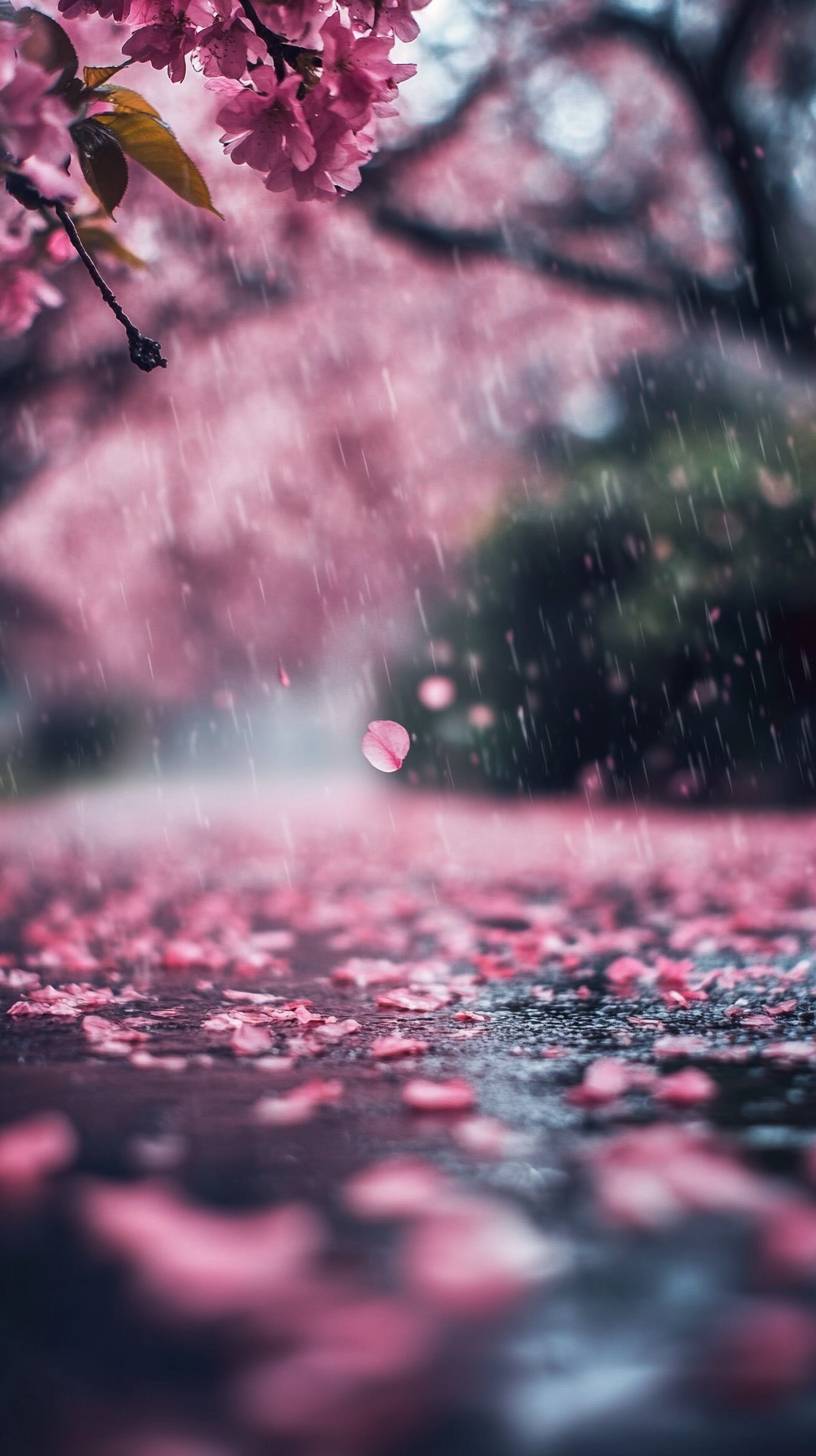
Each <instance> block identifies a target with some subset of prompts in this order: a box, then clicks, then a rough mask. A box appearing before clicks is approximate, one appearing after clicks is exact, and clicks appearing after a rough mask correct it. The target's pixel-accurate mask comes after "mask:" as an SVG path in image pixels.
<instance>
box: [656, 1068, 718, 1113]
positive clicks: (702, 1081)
mask: <svg viewBox="0 0 816 1456" xmlns="http://www.w3.org/2000/svg"><path fill="white" fill-rule="evenodd" d="M654 1095H655V1097H656V1098H657V1099H658V1101H660V1102H669V1103H671V1104H672V1106H673V1107H693V1106H694V1105H695V1103H697V1102H710V1101H711V1099H712V1097H716V1096H717V1083H716V1082H715V1081H714V1079H713V1077H709V1075H708V1073H707V1072H701V1071H700V1069H699V1068H698V1067H686V1068H685V1069H684V1070H683V1071H682V1072H673V1073H672V1074H671V1075H670V1076H668V1077H663V1079H662V1080H661V1082H660V1083H659V1084H658V1086H657V1087H656V1089H655V1094H654Z"/></svg>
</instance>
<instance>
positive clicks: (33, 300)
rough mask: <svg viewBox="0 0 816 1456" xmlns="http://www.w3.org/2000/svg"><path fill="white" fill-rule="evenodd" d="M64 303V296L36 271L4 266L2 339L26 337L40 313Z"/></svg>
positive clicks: (1, 271)
mask: <svg viewBox="0 0 816 1456" xmlns="http://www.w3.org/2000/svg"><path fill="white" fill-rule="evenodd" d="M61 302H62V295H61V294H60V293H59V292H58V291H57V289H56V288H54V287H53V285H52V284H50V283H49V282H48V281H47V279H45V278H43V276H42V275H41V274H40V273H38V272H35V271H34V269H33V268H20V267H17V266H16V264H14V263H3V262H0V338H3V339H14V338H16V337H18V335H20V334H24V333H25V331H26V329H28V328H30V327H31V325H32V323H33V322H34V320H35V318H36V317H37V314H38V313H39V312H40V309H42V308H56V306H57V304H59V303H61Z"/></svg>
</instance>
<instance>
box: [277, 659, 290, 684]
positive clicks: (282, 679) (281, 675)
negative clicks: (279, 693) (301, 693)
mask: <svg viewBox="0 0 816 1456" xmlns="http://www.w3.org/2000/svg"><path fill="white" fill-rule="evenodd" d="M278 682H279V683H280V685H281V687H282V688H288V687H291V685H292V679H291V678H290V676H289V674H288V672H287V671H286V668H285V667H284V665H283V663H282V662H281V660H280V658H278Z"/></svg>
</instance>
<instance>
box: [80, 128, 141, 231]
mask: <svg viewBox="0 0 816 1456" xmlns="http://www.w3.org/2000/svg"><path fill="white" fill-rule="evenodd" d="M71 135H72V137H73V138H74V141H75V143H76V149H77V152H78V153H79V165H80V167H81V168H82V175H83V177H84V178H85V181H86V182H87V184H88V186H89V187H90V189H91V191H92V192H93V193H94V195H95V196H96V197H98V198H99V201H100V202H101V203H102V206H103V207H104V209H105V211H106V212H107V213H108V215H109V217H113V212H114V208H116V207H118V206H119V203H120V202H121V201H122V198H123V197H124V195H125V189H126V188H127V184H128V166H127V160H126V158H125V154H124V152H123V151H122V148H121V146H120V145H119V142H118V141H117V139H116V137H115V136H111V134H110V132H109V131H108V130H107V129H106V128H105V127H104V126H100V125H99V124H98V122H97V121H96V120H95V119H91V120H89V121H77V122H75V123H74V125H73V126H72V127H71Z"/></svg>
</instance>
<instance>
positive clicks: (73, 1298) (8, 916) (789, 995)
mask: <svg viewBox="0 0 816 1456" xmlns="http://www.w3.org/2000/svg"><path fill="white" fill-rule="evenodd" d="M815 867H816V819H813V818H811V817H797V816H793V815H791V816H787V817H786V816H775V815H765V816H761V815H756V816H740V815H737V814H719V815H715V814H711V815H696V814H688V813H686V814H681V813H678V814H675V815H672V814H662V813H658V812H654V811H652V812H649V813H640V812H639V811H637V810H636V809H632V810H630V811H627V812H625V813H622V812H621V811H620V810H619V809H610V808H604V807H598V806H595V805H591V804H586V803H582V802H575V803H564V804H557V805H553V804H549V805H548V804H542V805H536V806H531V805H517V806H513V805H499V806H497V805H496V804H495V803H494V802H493V801H467V800H461V799H460V800H455V799H453V798H447V799H443V798H422V797H411V796H410V795H406V794H404V793H402V792H401V791H400V789H399V788H396V789H393V788H392V786H391V785H389V786H388V788H387V790H386V791H384V792H379V793H376V792H374V791H363V790H361V789H358V788H357V787H355V786H346V787H344V786H338V787H329V788H327V789H326V790H325V791H323V792H319V793H318V792H315V791H310V792H309V793H303V794H298V793H297V792H295V790H294V789H289V790H288V791H287V792H286V793H283V792H282V791H281V790H279V789H277V788H275V787H274V786H269V787H267V788H265V789H261V790H258V791H256V792H254V793H249V792H248V791H247V790H242V791H241V792H240V793H239V792H237V791H235V792H233V791H231V790H228V789H227V790H221V791H217V790H208V791H204V790H196V789H194V788H192V787H190V786H186V787H184V786H181V787H179V788H177V789H175V790H172V791H169V790H160V789H158V788H156V787H143V786H136V787H134V788H130V789H126V788H121V789H110V790H104V791H96V792H94V793H92V794H89V795H87V796H85V797H82V796H77V797H74V798H67V799H64V800H61V801H59V802H54V803H48V802H40V803H38V804H32V805H31V806H28V807H25V806H21V807H18V808H14V809H9V810H8V811H7V813H6V818H5V824H3V825H0V920H1V924H0V997H2V1001H0V1011H1V1012H2V1014H0V1118H1V1119H2V1124H3V1126H2V1128H0V1238H1V1239H2V1251H3V1262H2V1294H1V1295H0V1334H1V1335H2V1342H3V1351H2V1370H3V1375H2V1381H1V1382H0V1412H2V1430H3V1433H4V1441H3V1450H4V1451H8V1452H9V1453H10V1456H46V1453H48V1456H80V1453H81V1456H255V1453H265V1452H271V1451H275V1452H278V1451H281V1450H283V1451H290V1450H291V1451H293V1452H303V1453H306V1456H346V1453H355V1456H356V1453H366V1452H369V1451H371V1452H387V1453H396V1456H409V1453H410V1456H414V1453H419V1452H422V1453H437V1452H438V1453H439V1456H441V1453H443V1452H444V1453H456V1452H459V1451H461V1452H464V1451H468V1452H470V1453H476V1456H480V1453H485V1456H487V1453H496V1456H503V1453H508V1456H510V1453H512V1456H516V1453H519V1456H521V1453H536V1456H537V1453H539V1452H541V1453H543V1452H545V1451H546V1452H548V1453H550V1452H554V1453H557V1456H617V1453H618V1452H621V1453H622V1452H623V1451H624V1450H626V1451H627V1453H628V1452H629V1451H630V1450H631V1447H632V1443H633V1441H638V1442H640V1443H641V1444H642V1445H643V1446H644V1449H646V1450H648V1451H649V1452H650V1453H654V1456H662V1453H666V1456H673V1453H675V1452H678V1453H679V1452H680V1450H681V1449H682V1450H683V1451H684V1452H686V1451H688V1449H693V1450H694V1451H700V1452H703V1453H711V1456H714V1453H717V1456H719V1453H729V1452H731V1451H733V1452H734V1453H737V1452H739V1453H751V1456H753V1453H756V1456H759V1453H760V1452H763V1453H764V1452H765V1451H767V1450H768V1448H769V1447H770V1446H771V1445H773V1446H774V1447H775V1448H776V1449H777V1450H779V1451H783V1452H791V1453H793V1452H800V1451H801V1452H802V1453H805V1452H808V1453H809V1452H811V1451H812V1450H813V1448H814V1443H815V1442H816V1401H815V1400H814V1387H813V1382H814V1375H816V1300H814V1281H816V1187H815V1186H814V1185H816V1138H814V1132H813V1126H814V1091H816V1076H814V1067H816V1034H814V1011H816V1000H815V999H814V991H815V990H816V900H814V892H813V886H814V868H815Z"/></svg>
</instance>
